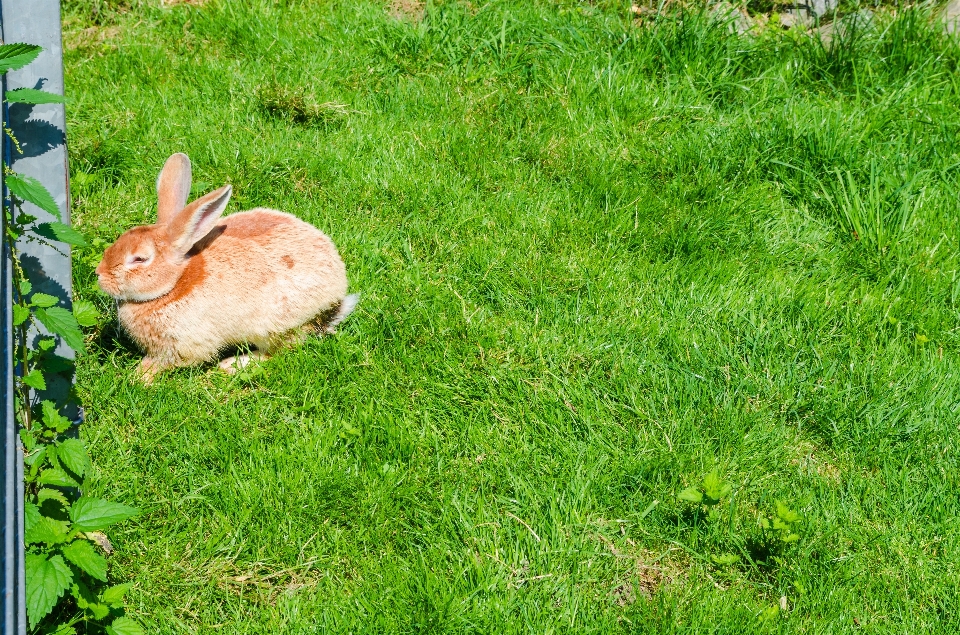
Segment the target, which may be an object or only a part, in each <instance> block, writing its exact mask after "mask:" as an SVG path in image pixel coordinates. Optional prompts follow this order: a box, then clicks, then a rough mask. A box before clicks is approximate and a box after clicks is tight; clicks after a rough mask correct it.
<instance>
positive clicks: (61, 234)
mask: <svg viewBox="0 0 960 635" xmlns="http://www.w3.org/2000/svg"><path fill="white" fill-rule="evenodd" d="M33 232H34V233H35V234H37V235H38V236H43V237H44V238H48V239H50V240H59V241H60V242H62V243H67V244H68V245H76V246H77V247H86V246H87V239H86V238H84V236H83V234H81V233H80V232H78V231H77V230H75V229H74V228H73V227H71V226H70V225H67V224H66V223H61V222H51V223H40V224H39V225H37V226H36V227H34V228H33Z"/></svg>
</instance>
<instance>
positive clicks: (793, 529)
mask: <svg viewBox="0 0 960 635" xmlns="http://www.w3.org/2000/svg"><path fill="white" fill-rule="evenodd" d="M802 522H803V517H802V516H800V514H798V513H797V512H795V511H793V510H792V509H790V508H789V507H787V506H786V505H785V504H783V503H781V502H780V501H777V505H776V510H775V511H774V513H772V514H763V515H761V516H760V529H761V531H762V533H763V542H764V543H765V544H767V545H768V546H769V547H770V548H771V550H775V549H776V550H779V548H781V547H783V546H785V545H790V544H792V543H795V542H797V541H798V540H800V534H799V533H798V531H799V525H800V523H802Z"/></svg>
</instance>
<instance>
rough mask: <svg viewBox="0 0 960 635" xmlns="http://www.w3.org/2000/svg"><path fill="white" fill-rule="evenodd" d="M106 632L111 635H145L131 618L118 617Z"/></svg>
mask: <svg viewBox="0 0 960 635" xmlns="http://www.w3.org/2000/svg"><path fill="white" fill-rule="evenodd" d="M106 631H107V633H109V634H110V635H144V634H143V629H142V628H141V627H140V625H139V624H137V623H136V622H134V621H133V620H131V619H130V618H129V617H118V618H117V619H115V620H113V624H111V625H110V626H108V627H107V628H106Z"/></svg>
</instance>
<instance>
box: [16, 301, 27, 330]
mask: <svg viewBox="0 0 960 635" xmlns="http://www.w3.org/2000/svg"><path fill="white" fill-rule="evenodd" d="M29 317H30V308H29V307H25V306H23V305H22V304H14V305H13V325H14V326H20V325H21V324H23V323H24V322H26V321H27V319H28V318H29Z"/></svg>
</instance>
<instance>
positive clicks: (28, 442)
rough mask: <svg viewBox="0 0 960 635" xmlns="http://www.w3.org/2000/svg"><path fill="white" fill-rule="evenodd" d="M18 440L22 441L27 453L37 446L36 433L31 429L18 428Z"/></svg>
mask: <svg viewBox="0 0 960 635" xmlns="http://www.w3.org/2000/svg"><path fill="white" fill-rule="evenodd" d="M20 442H21V443H23V449H24V450H26V451H27V452H28V453H29V452H33V451H34V449H36V447H37V433H36V432H34V431H33V430H27V429H26V428H20Z"/></svg>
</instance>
